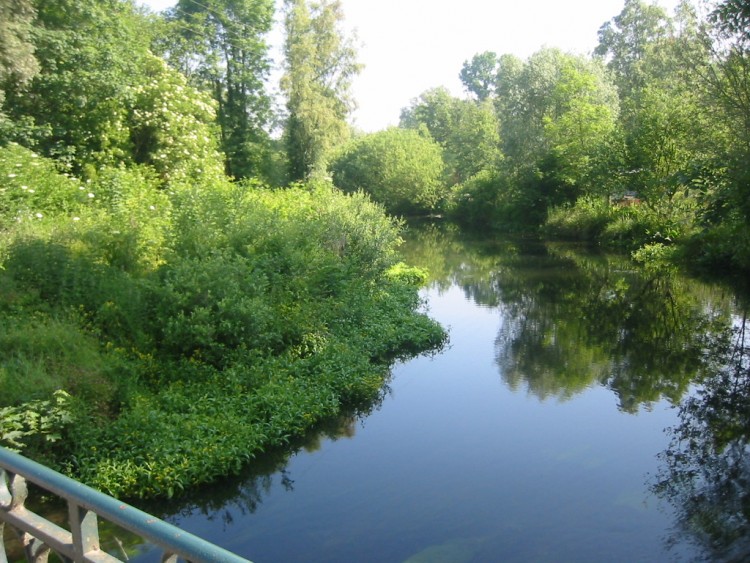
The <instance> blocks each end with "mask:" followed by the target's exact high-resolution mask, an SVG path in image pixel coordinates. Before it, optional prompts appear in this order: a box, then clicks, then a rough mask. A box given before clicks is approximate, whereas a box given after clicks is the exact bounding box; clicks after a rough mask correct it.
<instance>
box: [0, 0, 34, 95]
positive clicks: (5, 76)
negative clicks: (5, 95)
mask: <svg viewBox="0 0 750 563" xmlns="http://www.w3.org/2000/svg"><path fill="white" fill-rule="evenodd" d="M35 17H36V10H35V9H34V6H33V3H32V2H31V1H30V0H0V104H2V84H4V83H5V82H6V81H7V80H15V81H17V82H19V83H21V84H26V83H28V82H29V81H30V80H31V78H32V77H33V76H34V75H35V74H36V73H37V72H39V63H38V62H37V60H36V59H35V58H34V45H33V43H32V42H31V29H32V23H33V21H34V18H35Z"/></svg>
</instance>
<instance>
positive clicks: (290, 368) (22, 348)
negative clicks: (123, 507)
mask: <svg viewBox="0 0 750 563" xmlns="http://www.w3.org/2000/svg"><path fill="white" fill-rule="evenodd" d="M0 228H1V231H0V233H1V236H2V239H1V241H0V257H1V258H0V260H1V264H2V268H1V269H0V309H1V310H0V313H1V314H0V324H1V325H2V327H1V328H0V388H1V389H3V393H2V395H0V414H1V415H2V416H0V438H1V439H2V443H3V445H10V446H11V447H15V448H16V449H20V450H21V451H23V453H25V454H26V455H30V456H32V457H35V458H37V459H40V460H41V461H43V462H45V463H47V464H50V465H52V466H53V467H55V468H58V469H61V470H62V471H64V472H65V473H68V474H70V475H72V476H74V477H77V478H79V479H81V480H83V481H84V482H86V483H88V484H91V485H93V486H95V487H97V488H100V489H102V490H104V491H106V492H108V493H111V494H113V495H117V496H121V497H154V496H171V495H174V494H178V493H179V492H180V491H181V490H183V489H185V488H187V487H189V486H193V485H196V484H199V483H204V482H209V481H211V480H213V479H216V478H218V477H220V476H222V475H226V474H228V473H231V472H234V471H237V470H238V469H239V468H240V467H241V466H242V465H243V464H244V463H245V462H247V461H248V460H250V459H252V457H253V456H254V455H256V454H257V453H259V452H261V451H263V450H264V449H265V448H268V447H270V446H274V445H279V444H283V443H285V442H286V441H287V440H288V439H289V438H290V437H292V436H294V435H297V434H300V433H301V432H303V431H304V430H305V429H308V428H309V427H310V426H312V425H314V424H315V423H316V422H318V421H320V420H322V419H324V418H325V417H329V416H331V415H334V414H336V413H337V412H339V410H340V409H341V408H342V407H343V406H351V405H356V404H358V403H360V402H364V401H368V400H372V399H374V398H376V397H377V396H378V394H379V393H380V391H381V387H382V383H383V381H384V378H385V377H386V376H387V373H388V368H389V364H390V362H391V361H392V360H393V359H394V358H395V357H397V356H399V355H410V354H416V353H419V352H421V351H424V350H427V349H430V348H435V347H438V346H440V345H441V344H442V343H443V342H444V339H445V333H444V332H443V330H442V329H441V328H440V327H439V326H438V325H437V324H436V323H435V322H433V321H431V320H430V319H428V318H427V317H426V316H424V315H423V314H421V313H419V312H418V309H419V305H420V303H419V297H418V294H417V286H418V285H419V283H420V282H421V280H422V279H423V274H422V273H421V272H419V271H416V270H413V269H411V268H408V267H405V266H404V265H402V264H398V263H397V254H396V249H397V246H398V244H399V242H400V239H399V229H398V226H397V225H395V224H394V223H393V221H392V220H391V219H389V218H388V217H387V216H386V215H385V214H384V213H383V211H382V209H381V208H380V207H378V206H376V205H374V204H373V203H371V202H370V201H369V200H368V199H367V198H365V197H364V196H361V195H357V194H355V195H352V196H345V195H342V194H341V193H339V192H337V191H336V190H334V189H333V188H331V187H330V186H328V185H322V184H321V185H307V186H301V185H300V186H298V187H293V188H289V189H285V190H276V191H272V190H268V189H265V188H263V187H260V186H256V185H252V184H249V183H246V184H231V183H229V182H228V181H227V180H226V179H223V178H222V177H221V176H220V175H218V174H205V175H204V177H203V178H201V176H200V174H193V175H192V176H190V177H188V176H186V177H184V178H183V179H181V180H177V181H172V182H170V183H168V184H166V187H165V184H164V183H163V182H162V181H161V180H160V179H159V178H158V177H156V176H155V174H154V173H153V172H151V171H150V170H149V169H146V168H143V169H141V168H137V167H136V168H129V169H124V168H111V169H102V170H100V171H99V172H98V173H97V175H96V177H95V178H94V179H93V180H90V181H87V182H81V181H80V180H78V179H76V178H73V177H69V176H65V175H63V174H60V173H58V172H57V171H56V169H55V167H54V165H53V163H52V162H51V161H48V160H46V159H43V158H41V157H39V156H37V155H35V154H34V153H32V152H31V151H28V150H27V149H23V148H21V147H19V146H18V145H10V146H8V147H5V148H2V149H0Z"/></svg>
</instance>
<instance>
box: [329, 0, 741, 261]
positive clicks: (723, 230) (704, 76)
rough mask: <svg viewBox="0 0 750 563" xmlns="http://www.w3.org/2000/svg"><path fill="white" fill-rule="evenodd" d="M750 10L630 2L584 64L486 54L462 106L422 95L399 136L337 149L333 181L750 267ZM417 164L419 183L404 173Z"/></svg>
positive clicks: (399, 198) (735, 5)
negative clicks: (407, 147) (672, 9)
mask: <svg viewBox="0 0 750 563" xmlns="http://www.w3.org/2000/svg"><path fill="white" fill-rule="evenodd" d="M748 11H749V9H748V4H747V2H742V1H739V0H737V1H720V2H713V3H709V4H708V5H707V4H706V3H702V4H701V7H700V8H698V7H696V6H693V5H692V4H691V3H690V2H687V1H683V2H681V3H680V4H679V6H678V7H677V8H676V10H675V12H674V14H673V15H669V14H668V13H667V12H666V11H665V10H663V9H662V8H660V7H659V6H658V5H656V4H648V3H646V2H644V1H642V0H627V1H626V2H625V3H624V7H623V9H622V11H621V12H620V13H619V14H618V15H616V16H615V17H614V18H612V19H611V20H610V21H608V22H605V23H604V24H603V25H602V26H601V28H600V29H599V42H598V45H597V47H596V49H595V50H594V52H593V53H592V54H591V55H590V56H583V55H574V54H570V53H565V52H562V51H560V50H559V49H555V48H543V49H541V50H539V51H538V52H536V53H534V54H533V55H531V56H530V57H528V58H527V59H526V60H521V59H520V58H518V57H516V56H514V55H510V54H503V55H498V54H496V53H494V52H483V53H478V54H476V55H474V56H473V57H472V58H471V59H469V60H467V61H466V62H465V63H464V65H463V67H462V68H461V69H460V74H459V76H460V79H461V81H462V83H463V85H464V87H465V90H466V93H467V96H466V97H465V98H459V97H456V96H453V95H451V94H450V93H449V92H448V91H447V90H446V89H445V88H440V87H438V88H434V89H431V90H428V91H426V92H424V93H423V94H422V95H420V96H419V97H418V98H416V99H415V100H413V101H412V102H411V104H410V105H409V106H408V107H407V108H405V109H404V110H403V111H402V114H401V120H400V125H399V128H398V129H397V130H392V131H387V132H379V133H375V134H373V135H367V136H364V137H362V138H359V139H355V140H354V141H353V142H351V143H350V144H349V145H348V146H347V147H344V148H343V149H342V151H341V153H340V154H339V155H337V156H336V157H335V158H334V159H333V161H332V164H331V169H332V176H333V180H334V183H336V185H338V186H339V187H341V188H343V189H345V190H348V191H354V190H356V189H365V190H366V191H368V192H369V193H371V194H372V195H373V197H374V198H375V199H376V200H377V201H380V202H381V203H383V204H384V205H386V206H387V207H389V208H390V209H392V210H393V211H395V212H399V213H439V214H445V215H447V216H449V217H450V218H452V219H454V220H456V221H458V222H460V223H461V224H463V225H464V226H468V227H478V228H482V229H486V228H488V227H491V228H496V229H502V230H530V229H539V228H540V229H541V230H542V232H544V233H545V234H546V235H548V236H556V237H563V238H575V239H586V240H594V241H598V242H600V243H603V244H608V245H616V246H621V247H625V248H628V249H631V250H635V249H638V248H641V247H645V246H648V247H649V248H650V250H651V251H653V254H654V256H657V255H658V256H660V257H663V258H667V259H669V260H672V259H677V258H682V259H687V260H689V261H691V262H693V263H695V264H699V265H702V266H704V267H710V268H715V267H721V268H727V269H740V270H747V268H748V267H750V230H748V224H749V222H748V220H749V219H750V214H749V213H750V209H749V208H748V202H749V201H750V191H748V178H749V177H750V168H749V167H748V165H747V163H748V162H750V159H749V158H748V157H750V154H749V153H748V141H749V140H750V137H748V117H749V116H750V106H748V102H749V101H750V81H749V80H748V77H749V76H750V73H748V69H749V68H750V66H748V65H749V64H750V59H749V58H748V54H749V53H748V47H749V46H750V43H749V42H748V23H749V22H750V20H748ZM408 131H411V132H412V133H409V132H408ZM414 132H416V134H417V136H418V137H420V138H419V139H417V138H416V137H415V136H414ZM410 135H411V137H410ZM397 138H398V141H396V139H397ZM403 143H410V145H411V149H410V150H403V149H397V150H396V149H394V150H389V149H388V148H386V147H388V146H389V145H390V146H394V147H395V146H396V145H398V144H403ZM435 150H438V151H439V152H440V153H442V159H438V160H436V159H435V156H434V154H433V153H434V151H435ZM405 154H408V155H409V156H408V158H407V157H405V156H402V157H401V160H400V161H398V163H396V161H394V159H395V158H396V155H405ZM417 155H421V157H419V158H418V157H417ZM414 160H418V162H419V164H418V165H417V164H411V163H410V162H411V161H414ZM433 161H434V162H435V163H434V164H431V163H432V162H433ZM418 166H422V167H424V168H427V169H429V170H431V173H421V174H419V177H420V178H421V181H413V180H412V179H411V178H410V177H409V176H408V175H407V174H404V173H403V171H402V170H401V168H400V167H407V168H409V169H410V170H417V167H418Z"/></svg>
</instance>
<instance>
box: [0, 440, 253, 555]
mask: <svg viewBox="0 0 750 563" xmlns="http://www.w3.org/2000/svg"><path fill="white" fill-rule="evenodd" d="M27 482H30V483H34V484H35V485H37V486H38V487H40V488H42V489H44V490H45V491H47V492H48V493H51V494H53V495H55V496H57V497H58V498H60V499H63V500H64V501H66V502H67V505H68V524H69V528H70V530H67V529H65V528H63V527H60V526H58V525H57V524H55V523H53V522H51V521H49V520H47V519H45V518H44V517H42V516H40V515H38V514H35V513H34V512H32V511H31V510H29V509H28V508H27V507H26V500H27V497H28V487H27ZM100 518H101V519H103V520H106V521H108V522H111V523H113V524H117V525H118V526H120V527H121V528H123V529H125V530H128V531H130V532H132V533H134V534H136V535H138V536H140V537H141V538H143V539H144V540H146V541H148V542H150V543H152V544H154V545H155V546H157V547H158V548H160V549H161V550H162V557H161V561H162V562H163V563H177V562H178V561H187V562H189V563H204V562H205V563H249V562H248V560H247V559H243V558H242V557H239V556H237V555H235V554H233V553H231V552H229V551H227V550H225V549H223V548H220V547H218V546H216V545H214V544H212V543H209V542H207V541H205V540H203V539H201V538H198V537H196V536H194V535H192V534H189V533H187V532H184V531H182V530H180V529H179V528H177V527H176V526H173V525H172V524H169V523H167V522H164V521H163V520H160V519H158V518H156V517H154V516H152V515H150V514H147V513H146V512H143V511H141V510H139V509H137V508H135V507H133V506H130V505H128V504H126V503H124V502H121V501H119V500H117V499H115V498H113V497H110V496H108V495H105V494H104V493H101V492H99V491H96V490H94V489H92V488H91V487H87V486H86V485H84V484H83V483H79V482H78V481H75V480H74V479H70V478H69V477H66V476H65V475H61V474H60V473H57V472H56V471H53V470H51V469H49V468H48V467H45V466H43V465H41V464H39V463H36V462H35V461H32V460H30V459H28V458H25V457H23V456H21V455H19V454H17V453H14V452H11V451H10V450H7V449H5V448H2V447H0V563H8V557H7V552H6V549H5V539H4V538H5V533H4V532H5V529H4V528H5V526H6V525H7V526H8V527H9V528H10V529H12V530H14V531H15V532H16V533H17V534H18V536H19V539H20V541H21V544H22V545H23V549H24V553H25V556H26V560H27V561H29V562H30V563H46V561H47V558H48V557H49V554H50V553H52V552H54V553H56V554H57V555H58V556H59V557H60V558H61V559H62V560H63V561H65V562H66V563H67V562H72V563H113V562H117V561H122V560H121V559H118V558H117V557H115V556H113V555H110V554H108V553H106V552H105V551H103V550H101V549H100V546H99V519H100Z"/></svg>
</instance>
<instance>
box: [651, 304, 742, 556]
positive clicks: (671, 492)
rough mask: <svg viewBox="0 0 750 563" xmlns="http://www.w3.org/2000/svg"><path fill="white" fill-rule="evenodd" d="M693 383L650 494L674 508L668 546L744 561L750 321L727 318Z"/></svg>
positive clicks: (671, 430)
mask: <svg viewBox="0 0 750 563" xmlns="http://www.w3.org/2000/svg"><path fill="white" fill-rule="evenodd" d="M714 362H716V366H715V369H714V372H713V373H712V375H711V376H710V377H708V378H706V379H705V380H704V381H703V384H702V385H701V386H700V388H699V389H698V390H697V391H696V392H695V393H694V394H693V395H692V396H690V397H688V398H687V399H686V400H684V401H683V402H682V404H681V405H680V408H679V424H677V425H676V426H675V427H673V428H670V429H668V432H669V434H670V436H671V440H670V443H669V446H668V447H667V449H666V450H665V451H664V452H662V453H661V454H660V455H659V458H660V462H661V467H660V470H659V472H658V473H657V474H656V475H655V476H654V478H653V479H652V483H651V489H652V491H653V492H654V493H655V494H656V495H657V496H659V497H661V498H662V499H664V500H666V501H668V502H669V503H670V504H671V505H672V506H673V507H674V509H675V514H676V522H675V526H674V528H673V530H672V534H671V536H670V538H669V543H670V544H672V545H676V544H678V543H680V542H681V541H685V540H687V541H690V542H691V543H693V544H694V545H695V546H696V547H697V548H698V549H699V550H700V551H701V552H702V553H703V554H704V556H705V558H706V559H707V560H711V561H748V560H749V559H750V321H749V320H748V317H747V308H746V309H745V313H744V314H743V315H742V316H741V317H739V318H736V319H735V321H734V322H733V326H732V330H731V333H730V335H729V342H728V343H727V345H726V346H720V347H719V349H718V350H716V352H715V356H714Z"/></svg>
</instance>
